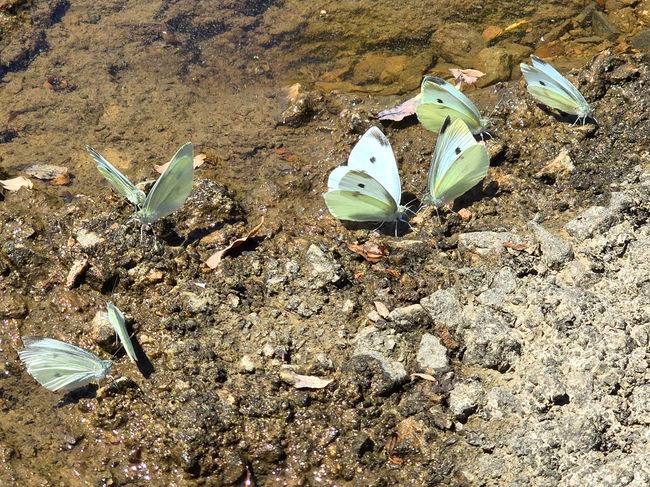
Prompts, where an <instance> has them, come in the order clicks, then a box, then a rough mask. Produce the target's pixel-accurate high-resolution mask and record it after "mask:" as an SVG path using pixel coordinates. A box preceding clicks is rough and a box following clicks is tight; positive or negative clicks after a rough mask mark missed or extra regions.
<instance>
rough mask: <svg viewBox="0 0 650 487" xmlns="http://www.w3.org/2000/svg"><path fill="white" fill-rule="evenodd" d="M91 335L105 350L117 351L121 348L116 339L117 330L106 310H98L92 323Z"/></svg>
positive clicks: (109, 351)
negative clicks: (109, 319)
mask: <svg viewBox="0 0 650 487" xmlns="http://www.w3.org/2000/svg"><path fill="white" fill-rule="evenodd" d="M90 337H91V338H92V340H93V341H94V342H95V343H96V344H97V345H98V346H99V347H100V348H101V349H102V350H104V351H105V352H108V353H111V354H113V353H115V352H117V351H118V349H119V348H120V346H119V344H118V341H117V340H116V339H115V330H114V329H113V326H112V325H111V324H110V322H109V321H108V314H107V313H106V311H97V313H95V316H94V317H93V320H92V322H91V324H90Z"/></svg>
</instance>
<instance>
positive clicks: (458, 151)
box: [454, 147, 461, 155]
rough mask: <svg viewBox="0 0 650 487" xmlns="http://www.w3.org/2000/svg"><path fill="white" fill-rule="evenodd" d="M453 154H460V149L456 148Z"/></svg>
mask: <svg viewBox="0 0 650 487" xmlns="http://www.w3.org/2000/svg"><path fill="white" fill-rule="evenodd" d="M454 152H455V153H456V155H458V154H460V152H461V151H460V147H456V149H455V150H454Z"/></svg>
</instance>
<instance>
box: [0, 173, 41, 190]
mask: <svg viewBox="0 0 650 487" xmlns="http://www.w3.org/2000/svg"><path fill="white" fill-rule="evenodd" d="M0 186H2V188H4V189H6V190H7V191H18V190H19V189H20V188H27V189H32V188H33V187H34V184H33V183H32V182H31V181H30V180H29V179H27V178H25V177H23V176H18V177H17V178H12V179H5V180H2V179H0Z"/></svg>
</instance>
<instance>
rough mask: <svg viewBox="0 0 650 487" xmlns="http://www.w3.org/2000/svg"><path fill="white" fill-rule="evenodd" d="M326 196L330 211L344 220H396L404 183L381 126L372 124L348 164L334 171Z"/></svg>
mask: <svg viewBox="0 0 650 487" xmlns="http://www.w3.org/2000/svg"><path fill="white" fill-rule="evenodd" d="M327 187H328V191H327V193H325V194H324V195H323V196H324V197H325V203H326V204H327V208H328V209H329V211H330V213H331V214H332V215H334V216H335V217H336V218H339V219H340V220H351V221H357V222H396V221H398V220H401V219H402V215H403V214H404V212H405V211H406V208H405V207H404V206H401V205H400V204H399V203H400V200H401V198H402V185H401V183H400V180H399V173H398V171H397V162H396V161H395V156H394V155H393V149H392V148H391V146H390V142H389V141H388V139H387V138H386V136H385V135H384V134H383V133H382V131H381V130H379V129H378V128H377V127H371V128H370V129H369V130H368V131H367V132H366V133H365V134H364V135H363V137H361V139H360V140H359V142H357V144H356V145H355V146H354V148H353V149H352V152H351V153H350V157H349V158H348V164H347V166H339V167H337V168H336V169H334V170H333V171H332V173H331V174H330V177H329V179H328V181H327Z"/></svg>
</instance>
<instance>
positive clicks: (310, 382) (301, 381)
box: [280, 368, 334, 389]
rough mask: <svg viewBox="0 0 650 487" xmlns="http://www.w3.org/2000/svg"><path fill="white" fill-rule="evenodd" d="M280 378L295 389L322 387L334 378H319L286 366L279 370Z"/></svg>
mask: <svg viewBox="0 0 650 487" xmlns="http://www.w3.org/2000/svg"><path fill="white" fill-rule="evenodd" d="M280 378H281V379H282V380H283V381H285V382H286V383H287V384H290V385H292V386H293V387H295V388H296V389H323V388H325V387H327V386H328V385H329V384H330V383H331V382H333V381H334V379H321V378H320V377H316V376H313V375H300V374H296V373H295V372H294V371H293V370H291V369H288V368H285V369H282V370H281V371H280Z"/></svg>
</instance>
